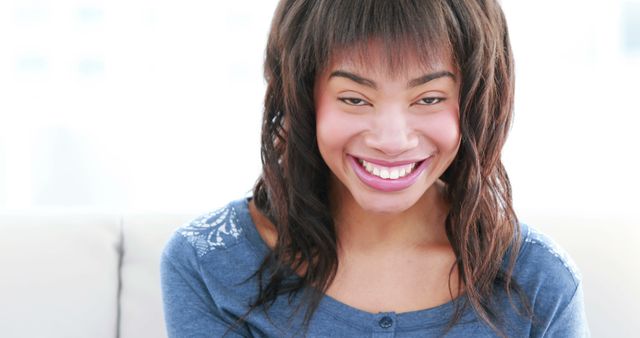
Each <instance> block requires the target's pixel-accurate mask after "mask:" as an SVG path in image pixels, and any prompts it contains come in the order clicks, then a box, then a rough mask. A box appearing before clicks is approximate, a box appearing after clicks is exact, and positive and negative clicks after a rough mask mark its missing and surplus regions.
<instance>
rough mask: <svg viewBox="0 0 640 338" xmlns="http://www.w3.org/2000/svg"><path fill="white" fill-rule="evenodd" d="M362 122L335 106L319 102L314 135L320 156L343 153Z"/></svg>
mask: <svg viewBox="0 0 640 338" xmlns="http://www.w3.org/2000/svg"><path fill="white" fill-rule="evenodd" d="M362 122H363V121H362V120H361V119H358V118H357V117H356V116H354V115H351V114H347V113H345V112H343V111H340V110H339V109H338V107H336V106H335V105H329V104H322V102H321V103H320V104H319V105H318V106H317V108H316V133H317V140H318V148H319V149H320V152H321V153H322V155H323V156H324V155H325V154H326V153H328V152H331V151H343V150H344V148H345V147H347V146H348V143H349V141H350V140H351V139H352V138H353V137H354V136H356V135H357V134H358V132H359V130H361V128H362V126H361V124H362Z"/></svg>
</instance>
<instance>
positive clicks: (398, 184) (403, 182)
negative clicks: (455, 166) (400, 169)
mask: <svg viewBox="0 0 640 338" xmlns="http://www.w3.org/2000/svg"><path fill="white" fill-rule="evenodd" d="M348 158H349V162H350V163H351V167H352V168H353V171H354V172H355V173H356V176H358V178H359V179H360V181H362V183H364V184H366V185H368V186H369V187H371V188H373V189H376V190H380V191H385V192H392V191H399V190H403V189H406V188H408V187H410V186H411V185H413V184H414V183H415V182H416V181H417V180H418V177H419V176H420V174H422V172H423V171H425V169H426V168H427V167H428V166H429V164H430V163H431V160H432V159H433V156H430V157H429V158H427V159H425V160H423V161H422V162H421V163H420V165H419V166H418V167H416V168H414V169H413V171H412V172H411V173H410V174H409V175H407V176H404V177H400V178H398V179H395V180H388V179H384V178H382V177H378V176H375V175H372V174H370V173H369V172H368V171H366V170H365V169H364V168H363V167H362V166H361V165H360V163H358V159H356V158H355V157H353V156H348ZM363 160H365V161H367V162H371V163H376V164H379V165H383V166H398V165H403V164H408V163H413V162H417V161H413V162H412V161H408V162H392V163H391V162H384V161H379V160H377V161H376V160H374V161H370V160H369V159H363ZM390 163H391V164H390Z"/></svg>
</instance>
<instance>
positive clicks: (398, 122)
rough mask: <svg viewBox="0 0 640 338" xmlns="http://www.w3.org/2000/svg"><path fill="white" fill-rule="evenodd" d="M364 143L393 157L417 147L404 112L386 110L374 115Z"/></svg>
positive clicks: (416, 139)
mask: <svg viewBox="0 0 640 338" xmlns="http://www.w3.org/2000/svg"><path fill="white" fill-rule="evenodd" d="M365 142H366V144H367V146H368V147H370V148H373V149H376V150H378V151H380V152H382V153H384V154H385V155H387V156H389V157H394V156H398V155H401V154H402V153H404V152H407V151H409V150H411V149H413V148H415V147H417V146H418V136H417V135H416V133H415V132H414V130H413V128H412V127H411V124H410V121H409V119H408V116H407V114H406V113H405V112H403V111H401V110H388V111H386V112H380V113H378V114H376V118H375V119H374V121H373V126H372V129H371V132H370V133H369V135H368V137H367V138H366V140H365Z"/></svg>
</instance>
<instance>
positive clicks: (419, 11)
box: [307, 0, 455, 75]
mask: <svg viewBox="0 0 640 338" xmlns="http://www.w3.org/2000/svg"><path fill="white" fill-rule="evenodd" d="M318 6H320V8H318V9H319V10H318V11H315V12H316V13H317V15H318V17H317V20H310V22H312V25H314V27H309V28H310V29H308V30H307V31H308V32H313V34H314V35H316V36H309V37H307V38H308V39H309V40H308V41H314V42H316V46H315V48H314V49H315V50H316V51H317V53H316V55H315V57H316V58H315V60H314V61H315V64H316V70H323V69H325V68H326V67H328V66H330V64H331V63H332V62H336V61H343V62H344V61H348V62H350V63H355V64H356V65H358V66H364V65H369V66H370V65H371V62H372V61H374V62H376V61H377V62H379V63H380V64H378V65H377V66H379V67H384V70H385V71H386V72H387V73H388V74H389V75H395V74H399V73H401V72H404V71H406V69H407V67H409V66H410V65H415V64H416V63H417V64H420V65H422V66H423V67H424V68H425V69H432V68H433V66H434V65H435V64H436V63H439V62H440V61H441V60H443V59H445V58H453V55H451V50H452V48H451V42H450V39H449V34H448V30H447V25H446V17H445V15H446V13H445V8H444V7H443V6H442V4H441V3H440V2H439V1H415V0H397V1H388V0H361V1H331V0H328V1H318ZM452 60H453V59H452ZM454 65H455V63H454Z"/></svg>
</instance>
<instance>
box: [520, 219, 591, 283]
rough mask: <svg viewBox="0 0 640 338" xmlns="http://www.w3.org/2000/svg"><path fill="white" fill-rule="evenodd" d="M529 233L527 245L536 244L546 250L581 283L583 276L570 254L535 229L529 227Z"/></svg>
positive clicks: (526, 239) (526, 240) (526, 238)
mask: <svg viewBox="0 0 640 338" xmlns="http://www.w3.org/2000/svg"><path fill="white" fill-rule="evenodd" d="M527 229H528V231H527V234H526V237H525V238H524V241H525V242H526V243H531V244H536V245H539V246H541V247H542V248H544V249H545V250H546V251H547V252H549V253H550V254H551V255H553V256H554V257H556V258H557V259H558V260H559V261H560V262H561V263H562V265H564V267H565V268H566V269H567V270H568V271H569V272H570V273H571V275H573V277H574V278H575V280H576V281H578V282H579V281H580V280H581V279H582V275H581V274H580V270H579V269H578V267H577V265H576V264H575V263H574V262H573V259H571V257H570V256H569V254H568V253H567V252H566V251H565V250H564V249H562V248H561V247H560V246H559V245H558V244H557V243H556V242H555V241H554V240H553V239H551V238H550V237H549V236H547V235H545V234H543V233H542V232H540V231H538V230H536V229H535V228H533V227H531V226H528V227H527Z"/></svg>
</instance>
